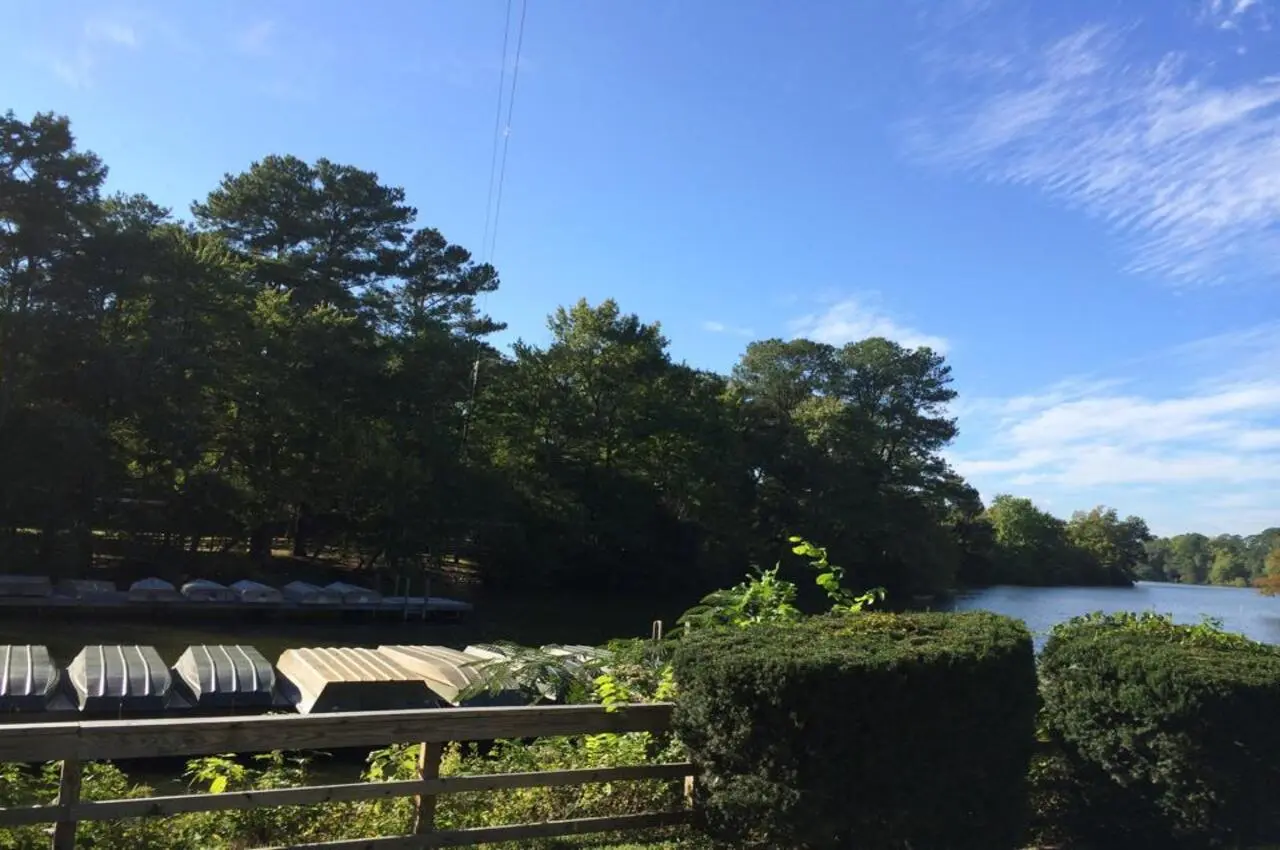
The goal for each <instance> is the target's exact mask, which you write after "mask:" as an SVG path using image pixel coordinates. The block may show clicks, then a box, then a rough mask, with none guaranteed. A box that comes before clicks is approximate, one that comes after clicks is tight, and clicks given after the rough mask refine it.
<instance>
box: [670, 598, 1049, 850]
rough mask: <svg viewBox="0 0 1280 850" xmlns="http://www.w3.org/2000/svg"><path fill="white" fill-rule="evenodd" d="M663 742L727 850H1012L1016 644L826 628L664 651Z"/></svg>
mask: <svg viewBox="0 0 1280 850" xmlns="http://www.w3.org/2000/svg"><path fill="white" fill-rule="evenodd" d="M674 668H675V673H676V679H677V681H678V682H679V685H680V698H679V700H678V701H677V710H676V717H675V729H676V732H677V734H678V735H679V737H680V739H681V740H682V741H683V742H684V743H685V745H686V746H687V747H688V750H689V753H690V756H691V758H692V759H693V761H694V762H695V763H696V764H698V765H699V767H700V768H701V769H702V770H703V771H704V774H703V777H704V778H703V781H702V782H701V783H700V789H701V790H700V793H701V795H702V797H701V799H700V801H699V808H700V811H701V812H702V813H703V814H704V817H705V827H706V829H707V830H708V831H709V833H710V834H712V835H713V836H715V837H716V838H717V839H718V840H719V841H720V843H721V845H722V846H726V847H735V848H778V850H782V849H783V848H787V850H790V848H815V850H816V848H825V847H831V848H836V847H850V846H866V847H905V846H911V847H916V848H944V847H946V848H965V847H972V848H984V850H985V848H1000V847H1005V848H1013V847H1016V846H1018V844H1017V842H1018V840H1019V838H1020V837H1021V834H1022V828H1023V821H1024V816H1025V806H1026V787H1025V781H1026V775H1027V766H1028V762H1029V758H1030V754H1031V746H1032V739H1033V733H1034V718H1035V710H1036V681H1035V667H1034V662H1033V656H1032V648H1031V636H1030V635H1029V634H1028V632H1027V631H1026V628H1025V627H1024V626H1023V625H1022V624H1020V623H1017V622H1015V621H1013V620H1009V619H1006V618H1002V617H998V616H995V615H992V614H985V613H973V614H960V615H944V614H914V615H892V614H881V613H865V614H860V615H856V616H852V615H848V614H843V613H842V614H830V615H825V616H821V617H814V618H809V619H806V620H802V621H799V622H796V623H768V624H762V625H758V626H755V627H754V628H749V629H708V630H701V631H694V632H692V633H691V634H689V635H688V636H687V637H686V638H685V639H683V640H681V641H679V643H678V646H677V649H676V654H675V661H674Z"/></svg>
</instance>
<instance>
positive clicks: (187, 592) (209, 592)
mask: <svg viewBox="0 0 1280 850" xmlns="http://www.w3.org/2000/svg"><path fill="white" fill-rule="evenodd" d="M182 595H183V596H184V597H186V598H187V599H190V600H191V601H192V602H235V601H236V600H237V599H238V598H239V597H237V596H236V592H235V591H234V590H232V589H231V588H229V587H227V586H225V585H221V584H218V583H217V582H216V581H210V580H209V579H205V578H198V579H194V580H192V581H189V582H187V583H186V584H184V585H182Z"/></svg>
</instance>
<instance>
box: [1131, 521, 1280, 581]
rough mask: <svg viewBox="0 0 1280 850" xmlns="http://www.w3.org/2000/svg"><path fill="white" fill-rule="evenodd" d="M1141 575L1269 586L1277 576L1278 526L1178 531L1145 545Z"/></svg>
mask: <svg viewBox="0 0 1280 850" xmlns="http://www.w3.org/2000/svg"><path fill="white" fill-rule="evenodd" d="M1138 575H1139V577H1141V578H1145V579H1150V580H1152V581H1176V582H1182V583H1184V584H1228V585H1235V586H1237V587H1244V586H1247V585H1250V584H1254V583H1258V584H1261V585H1263V586H1269V581H1270V579H1280V528H1268V529H1266V530H1264V531H1262V532H1259V533H1258V534H1250V535H1248V536H1241V535H1239V534H1220V535H1218V536H1217V537H1206V536H1205V535H1203V534H1196V533H1191V534H1179V535H1176V536H1174V537H1159V538H1156V539H1154V540H1151V541H1149V542H1148V543H1147V545H1146V553H1145V557H1144V558H1143V563H1142V565H1141V566H1140V567H1139V569H1138Z"/></svg>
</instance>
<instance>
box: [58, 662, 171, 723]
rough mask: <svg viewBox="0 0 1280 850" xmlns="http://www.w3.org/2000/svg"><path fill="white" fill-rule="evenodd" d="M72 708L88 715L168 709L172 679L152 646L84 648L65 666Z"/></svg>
mask: <svg viewBox="0 0 1280 850" xmlns="http://www.w3.org/2000/svg"><path fill="white" fill-rule="evenodd" d="M67 678H68V679H69V680H70V683H71V688H72V691H73V692H74V693H73V697H74V699H75V702H76V706H77V707H78V708H79V709H80V710H81V711H83V712H90V713H112V714H120V713H142V712H157V711H163V710H164V709H165V708H168V707H170V705H171V703H170V689H171V688H172V687H173V676H172V675H170V673H169V668H168V667H166V666H165V663H164V661H163V659H161V658H160V653H158V652H156V650H155V647H152V646H102V645H99V646H86V647H85V648H84V649H82V650H80V654H79V655H77V656H76V657H75V658H74V659H72V661H71V664H69V665H68V666H67Z"/></svg>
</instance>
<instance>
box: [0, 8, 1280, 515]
mask: <svg viewBox="0 0 1280 850" xmlns="http://www.w3.org/2000/svg"><path fill="white" fill-rule="evenodd" d="M520 4H521V0H515V9H516V12H517V14H518V12H519V9H520ZM506 8H507V6H506V2H505V0H451V2H444V0H437V1H436V2H427V0H383V2H378V3H373V4H355V3H349V2H337V0H332V1H331V2H317V0H309V2H305V3H303V2H282V0H262V2H256V3H247V2H222V3H219V4H173V3H159V2H153V0H138V1H137V2H131V3H122V4H114V3H111V2H109V0H97V2H82V0H69V2H62V3H58V4H49V3H38V2H35V0H10V2H9V4H7V10H6V28H5V29H4V30H3V31H0V95H3V97H2V98H0V108H4V107H12V108H13V109H15V110H16V111H17V112H18V113H19V114H20V115H23V116H28V117H29V115H30V114H31V113H32V112H34V111H36V110H54V111H57V112H61V113H65V114H67V115H69V116H71V118H72V120H73V122H74V125H75V127H76V129H77V132H78V135H79V137H80V139H81V142H82V144H83V145H84V146H86V147H89V148H91V149H93V150H95V151H97V152H98V153H99V154H100V155H101V156H103V158H104V159H105V160H106V161H107V163H108V164H109V165H110V166H111V168H112V172H111V181H110V182H111V187H112V188H118V189H127V190H130V191H142V192H146V193H148V194H149V195H151V196H152V197H153V198H154V199H156V200H157V201H159V202H161V203H164V204H166V205H170V206H172V207H174V208H175V209H177V210H179V211H185V210H186V208H187V206H188V204H189V203H190V201H191V200H192V199H193V198H196V197H198V196H202V195H203V194H204V193H206V192H207V191H208V190H209V189H210V188H211V187H212V186H213V185H214V184H215V183H216V181H217V180H218V179H219V177H220V176H221V175H222V174H223V173H225V172H228V171H239V170H242V169H243V168H245V167H246V166H247V165H248V164H249V163H250V162H251V161H252V160H254V159H255V158H259V157H261V156H264V155H266V154H269V153H293V154H297V155H299V156H302V157H305V158H316V157H320V156H326V157H328V158H330V159H333V160H336V161H339V162H347V163H351V164H354V165H358V166H361V167H365V168H369V169H373V170H376V171H377V172H378V173H379V174H380V175H381V176H382V177H383V178H384V179H385V180H386V181H388V182H391V183H394V184H398V185H403V186H405V187H406V189H407V190H408V192H409V197H410V200H411V201H412V202H413V203H414V204H415V205H416V206H417V207H418V208H419V210H420V212H421V220H422V221H423V222H424V223H429V224H432V225H434V226H437V227H439V228H441V229H442V230H443V231H444V232H445V234H446V235H447V236H448V237H449V238H451V239H453V240H454V241H457V242H459V243H461V244H464V245H466V246H468V247H470V248H472V250H473V251H475V252H476V253H477V254H479V255H480V256H482V257H488V256H489V254H488V252H487V251H486V250H484V249H483V248H482V245H481V243H482V241H483V236H484V229H485V220H486V215H485V210H486V204H487V189H488V185H489V174H490V158H491V150H492V148H491V144H492V138H493V129H494V118H495V106H496V105H497V100H496V98H497V91H498V82H499V75H500V73H502V72H503V70H504V69H506V70H508V71H509V70H510V67H511V66H512V64H513V59H512V58H511V56H510V55H508V57H507V59H506V60H504V58H503V54H502V33H503V22H504V16H505V13H506ZM1276 24H1280V2H1277V0H1147V2H1127V3H1116V2H1111V0H1108V2H1088V0H1081V2H1072V3H1049V2H1014V0H881V2H870V0H868V2H858V3H851V2H847V0H831V2H821V0H806V2H803V3H786V2H781V1H780V0H778V1H777V2H750V1H749V0H732V1H731V0H715V1H713V0H697V2H689V0H646V2H621V0H616V2H615V1H614V0H610V2H588V0H528V17H527V23H526V30H525V36H524V43H523V51H522V56H521V61H520V76H519V84H518V89H517V95H516V103H515V110H514V114H513V120H512V122H511V126H510V147H509V160H508V163H507V174H506V181H505V184H504V199H503V207H502V215H501V221H500V227H499V229H498V234H497V240H496V244H495V248H494V250H493V253H492V259H493V261H494V263H495V264H496V265H497V266H498V268H499V270H500V271H501V273H502V277H503V290H502V292H501V293H499V294H497V295H495V296H493V297H492V298H491V299H490V301H489V303H488V307H489V309H490V310H491V311H492V312H493V313H495V314H496V315H497V316H498V317H500V318H502V319H504V320H506V321H508V322H510V324H511V328H512V334H513V335H522V336H524V337H526V338H529V339H542V338H544V337H545V330H544V324H543V323H544V317H545V316H546V314H547V313H548V312H550V311H551V310H552V309H553V308H554V307H555V306H556V305H558V304H562V303H568V302H571V301H573V300H576V299H577V298H579V297H583V296H585V297H587V298H589V299H592V300H600V299H603V298H605V297H609V296H614V297H616V298H618V300H619V301H620V303H621V304H622V306H623V307H624V308H625V309H627V310H631V311H635V312H638V313H639V314H641V315H642V316H643V317H644V318H646V319H650V320H653V319H657V320H661V322H662V323H663V326H664V328H665V330H666V332H667V334H668V336H669V337H670V338H671V340H672V349H673V352H674V354H675V355H676V356H677V357H678V358H682V359H686V360H688V361H689V362H691V363H693V364H696V365H700V366H705V367H709V368H715V369H721V370H724V369H728V368H729V367H730V366H731V365H732V363H733V362H734V360H735V359H736V357H737V355H738V354H739V353H740V351H741V349H742V347H743V346H744V344H745V343H746V342H747V341H748V340H749V339H751V338H760V337H767V336H792V335H796V334H804V335H808V336H812V337H814V338H818V339H823V340H826V341H829V342H833V343H841V342H844V341H847V340H850V339H857V338H861V337H863V336H867V335H871V334H880V335H886V336H890V337H893V338H896V339H898V340H899V341H902V342H904V343H907V344H921V343H926V344H930V345H934V346H935V347H938V348H940V349H941V350H943V351H945V352H946V354H947V357H948V359H949V361H950V362H951V363H952V364H953V366H954V370H955V378H956V386H957V389H958V390H959V391H960V393H961V396H960V400H959V403H958V404H957V406H956V413H957V415H958V416H959V419H960V426H961V429H962V436H961V438H960V440H958V441H957V443H956V445H955V446H954V448H953V450H952V451H951V454H950V457H951V460H952V461H953V463H955V465H956V466H957V467H958V468H959V469H960V470H961V471H962V472H963V473H964V474H965V475H966V476H967V477H969V479H970V480H971V481H972V482H973V483H975V484H976V485H977V486H978V487H979V488H980V490H981V491H982V493H983V495H984V496H985V497H987V498H989V497H991V496H992V495H994V494H996V493H998V492H1002V491H1012V492H1016V493H1019V494H1023V495H1029V496H1031V497H1033V498H1035V499H1036V500H1037V501H1038V502H1040V503H1041V504H1043V505H1045V506H1046V507H1048V508H1049V509H1050V510H1052V511H1054V512H1055V513H1059V514H1061V515H1067V514H1069V513H1070V512H1071V511H1072V510H1074V509H1076V508H1084V507H1089V506H1092V505H1094V504H1098V503H1106V504H1109V505H1113V506H1115V507H1116V508H1117V509H1119V510H1120V511H1121V512H1125V513H1129V512H1132V513H1138V514H1140V515H1143V516H1145V517H1147V519H1148V521H1149V522H1150V523H1151V525H1152V526H1153V528H1154V529H1155V530H1156V531H1157V532H1160V533H1175V532H1178V531H1182V530H1188V529H1196V530H1201V531H1205V532H1208V533H1218V532H1223V531H1228V532H1238V533H1251V532H1254V531H1256V530H1259V529H1261V528H1263V527H1265V526H1268V525H1280V288H1278V287H1277V276H1278V275H1280V229H1277V226H1276V223H1277V216H1278V214H1280V51H1277V47H1278V46H1280V31H1277V30H1276V29H1274V25H1276ZM513 49H514V34H513V36H512V44H511V45H509V50H513Z"/></svg>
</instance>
